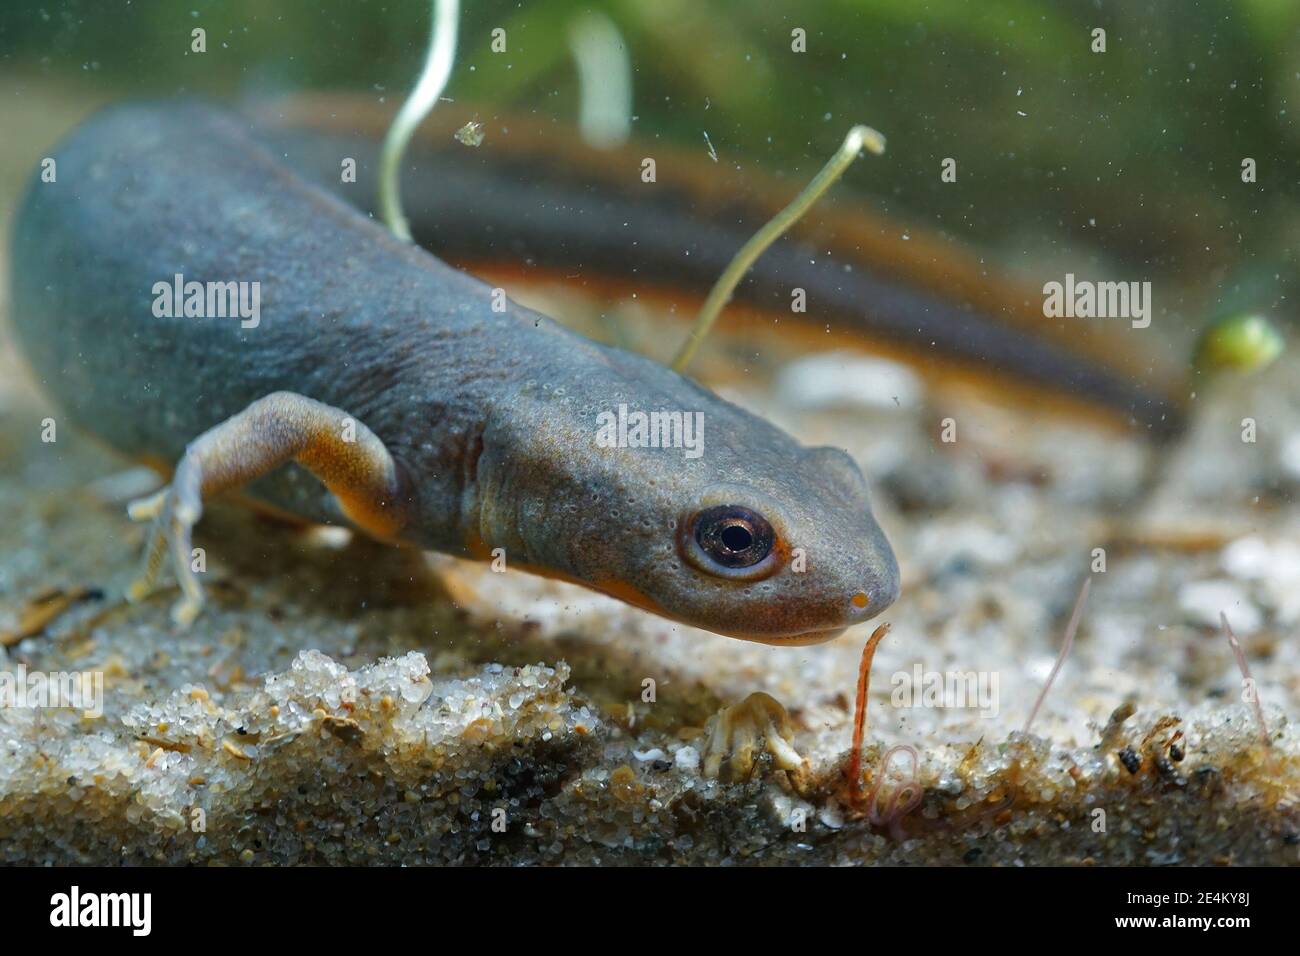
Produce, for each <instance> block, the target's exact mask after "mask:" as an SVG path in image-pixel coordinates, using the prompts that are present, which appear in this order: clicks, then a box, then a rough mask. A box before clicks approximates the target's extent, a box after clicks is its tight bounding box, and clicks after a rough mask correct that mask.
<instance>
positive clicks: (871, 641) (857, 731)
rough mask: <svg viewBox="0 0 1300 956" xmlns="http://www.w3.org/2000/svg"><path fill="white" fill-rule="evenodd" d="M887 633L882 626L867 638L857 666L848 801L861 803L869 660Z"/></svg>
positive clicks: (869, 672) (885, 628) (887, 627)
mask: <svg viewBox="0 0 1300 956" xmlns="http://www.w3.org/2000/svg"><path fill="white" fill-rule="evenodd" d="M888 633H889V625H888V624H882V625H880V626H879V627H878V628H876V629H875V631H873V632H872V634H871V636H870V637H869V638H867V643H866V645H865V646H864V647H863V648H862V662H861V663H860V664H859V665H858V694H857V703H856V705H855V707H854V711H853V749H852V750H851V751H850V753H849V769H848V776H849V800H850V801H851V802H853V803H854V804H859V803H861V802H862V738H863V737H864V736H865V735H866V731H867V690H868V689H869V688H870V686H871V660H872V658H874V657H875V656H876V645H877V644H879V643H880V641H881V639H882V638H883V637H884V636H885V635H886V634H888Z"/></svg>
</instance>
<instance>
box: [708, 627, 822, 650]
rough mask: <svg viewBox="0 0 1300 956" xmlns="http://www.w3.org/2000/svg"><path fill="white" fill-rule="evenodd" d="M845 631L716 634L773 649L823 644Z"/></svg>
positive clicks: (725, 632) (734, 632)
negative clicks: (766, 645)
mask: <svg viewBox="0 0 1300 956" xmlns="http://www.w3.org/2000/svg"><path fill="white" fill-rule="evenodd" d="M847 630H848V628H847V627H828V628H823V629H821V630H816V631H804V632H802V633H800V634H745V633H743V632H740V631H719V632H718V633H719V634H723V635H725V636H727V637H734V638H737V639H738V640H742V641H752V642H753V643H755V644H769V645H772V646H773V647H806V646H808V645H809V644H825V643H826V642H827V641H833V640H835V638H837V637H839V636H840V635H841V634H843V633H844V632H845V631H847Z"/></svg>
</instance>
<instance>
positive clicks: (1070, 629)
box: [1024, 577, 1092, 734]
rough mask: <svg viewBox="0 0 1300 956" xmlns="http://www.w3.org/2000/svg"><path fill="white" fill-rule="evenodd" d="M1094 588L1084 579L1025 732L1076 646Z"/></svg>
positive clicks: (1026, 731)
mask: <svg viewBox="0 0 1300 956" xmlns="http://www.w3.org/2000/svg"><path fill="white" fill-rule="evenodd" d="M1091 590H1092V578H1090V577H1088V578H1084V579H1083V587H1081V588H1080V589H1079V597H1078V599H1077V600H1076V601H1075V602H1074V613H1073V614H1071V615H1070V623H1069V625H1068V626H1067V627H1066V628H1065V641H1064V642H1063V643H1062V644H1061V653H1060V654H1058V655H1057V656H1056V663H1055V664H1053V665H1052V672H1051V673H1050V674H1048V675H1047V683H1045V684H1043V689H1042V690H1041V691H1039V692H1038V699H1037V700H1036V701H1034V707H1033V709H1032V710H1031V711H1030V712H1029V719H1028V720H1026V721H1025V729H1024V732H1025V733H1026V734H1028V733H1029V728H1030V727H1032V726H1033V723H1034V718H1035V717H1037V716H1038V710H1039V708H1040V707H1042V706H1043V701H1044V700H1046V699H1047V692H1048V691H1049V690H1051V689H1052V684H1053V683H1054V682H1055V680H1056V675H1057V674H1058V673H1060V670H1061V665H1062V664H1064V663H1065V659H1066V658H1067V657H1069V656H1070V648H1072V647H1074V635H1075V632H1076V631H1078V630H1079V619H1080V618H1081V617H1083V605H1084V603H1085V602H1086V601H1087V600H1088V592H1089V591H1091Z"/></svg>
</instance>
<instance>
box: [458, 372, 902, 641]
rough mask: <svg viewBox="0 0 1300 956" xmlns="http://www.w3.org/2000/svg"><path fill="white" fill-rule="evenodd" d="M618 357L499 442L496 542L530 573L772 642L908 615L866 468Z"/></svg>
mask: <svg viewBox="0 0 1300 956" xmlns="http://www.w3.org/2000/svg"><path fill="white" fill-rule="evenodd" d="M611 351H612V350H611ZM617 361H618V365H619V366H620V368H619V369H618V373H621V374H614V373H613V370H609V369H606V368H604V367H601V366H599V365H598V366H596V367H595V368H593V369H590V370H589V374H588V375H587V376H586V377H585V378H584V379H583V380H581V381H578V382H574V381H573V380H572V379H571V380H570V381H569V382H568V383H566V384H564V385H563V386H553V385H549V384H546V379H545V378H543V377H542V376H539V377H538V379H536V380H534V381H535V382H536V385H535V386H534V387H533V388H529V389H525V390H524V392H523V393H522V394H518V395H516V396H514V399H513V400H512V401H511V402H510V405H509V409H508V413H506V414H503V415H502V417H501V420H500V426H501V427H499V428H498V427H493V428H490V429H489V432H488V434H487V435H486V436H485V439H486V446H487V450H485V453H484V458H483V460H482V461H481V462H480V471H479V478H480V494H481V496H482V497H481V501H482V507H483V515H482V520H481V522H480V525H481V527H482V529H483V531H484V535H483V537H484V541H485V542H486V543H487V544H488V545H489V546H491V547H498V546H502V547H505V548H506V552H507V555H508V556H513V558H514V564H513V566H514V567H519V566H521V565H522V566H524V567H526V568H528V569H530V570H533V571H538V572H541V573H544V574H551V575H554V576H559V577H563V578H568V579H573V580H576V581H579V582H581V583H583V584H586V585H588V586H589V587H592V588H595V589H596V590H599V591H603V592H605V593H607V594H610V595H613V596H614V597H617V598H620V599H621V600H624V601H627V602H628V603H630V604H634V605H636V606H638V607H642V608H645V609H647V610H650V611H654V612H655V613H658V614H660V615H663V616H665V617H668V618H671V619H673V620H677V621H681V622H684V623H686V624H691V625H694V626H696V627H701V628H705V629H707V630H710V631H715V632H717V633H719V634H726V635H729V636H731V637H738V638H743V639H745V640H751V641H760V642H763V643H767V644H812V643H819V642H821V641H826V640H830V639H831V638H833V637H835V636H837V635H838V634H839V633H840V632H841V631H843V630H844V629H845V628H846V627H850V626H852V625H855V624H860V623H862V622H864V621H866V620H868V619H870V618H871V617H874V616H875V615H877V614H879V613H880V612H881V611H883V610H884V609H885V608H887V607H888V606H889V605H890V604H891V603H893V601H894V599H895V598H896V597H897V596H898V588H899V581H898V565H897V563H896V561H895V560H894V555H893V551H892V550H891V549H890V546H889V542H887V541H886V540H885V536H884V534H883V533H882V532H881V530H880V527H879V525H877V524H876V520H875V518H874V517H873V516H872V513H871V506H870V503H869V501H868V498H867V488H866V482H865V480H864V479H863V477H862V473H861V472H860V471H859V470H858V467H857V465H856V463H855V462H854V461H853V459H852V458H850V457H849V456H848V455H847V454H845V453H844V452H842V451H840V450H838V449H832V448H806V447H804V446H802V445H800V444H799V443H798V442H796V441H795V440H794V439H792V438H791V437H789V436H788V435H786V434H785V433H784V432H782V431H781V430H779V429H777V428H776V427H774V426H773V425H771V424H769V423H767V422H765V421H763V420H762V419H760V418H758V417H756V416H754V415H750V414H748V413H746V412H744V411H741V410H740V409H738V408H736V407H735V406H733V405H730V404H729V403H727V402H725V401H722V400H721V399H719V398H718V397H717V396H715V395H713V394H711V393H709V392H706V391H704V390H703V389H699V388H697V387H695V386H694V385H693V384H691V383H688V382H685V381H684V380H683V379H681V378H679V377H678V376H676V375H675V374H673V373H669V372H667V371H666V370H663V369H660V368H656V367H652V363H648V362H645V360H642V359H638V358H636V357H633V356H628V355H627V354H626V353H622V354H621V355H620V356H619V358H618V360H617ZM629 366H632V367H629ZM629 373H631V374H629ZM606 376H608V377H606ZM602 379H604V380H603V381H602ZM629 379H631V381H629ZM656 386H658V387H656ZM665 386H667V387H665ZM604 396H612V397H610V398H604ZM651 413H656V414H657V415H658V417H655V416H654V415H652V414H651ZM656 435H657V436H658V437H656ZM493 446H497V447H499V448H501V451H502V454H501V456H500V458H499V459H498V458H497V456H496V455H495V454H494V453H493ZM507 448H508V451H507ZM521 552H522V553H521ZM508 560H510V559H509V558H508Z"/></svg>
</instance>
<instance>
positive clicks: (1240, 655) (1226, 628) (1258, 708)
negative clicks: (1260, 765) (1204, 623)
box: [1219, 611, 1271, 747]
mask: <svg viewBox="0 0 1300 956" xmlns="http://www.w3.org/2000/svg"><path fill="white" fill-rule="evenodd" d="M1219 620H1220V621H1222V622H1223V632H1224V633H1225V634H1227V635H1228V646H1229V647H1231V648H1232V655H1233V656H1234V657H1235V658H1237V669H1238V670H1240V671H1241V679H1242V680H1243V681H1244V682H1245V683H1244V684H1243V687H1246V688H1248V689H1249V691H1250V702H1251V703H1252V704H1253V705H1254V707H1255V720H1256V722H1257V723H1258V724H1259V739H1260V741H1261V742H1262V743H1263V744H1264V746H1265V747H1268V746H1271V744H1270V743H1269V739H1268V727H1267V725H1266V724H1265V723H1264V706H1263V705H1262V704H1261V703H1260V702H1259V688H1258V687H1257V686H1256V684H1255V678H1253V677H1251V676H1250V665H1249V664H1247V663H1246V652H1245V651H1243V650H1242V649H1241V642H1240V641H1238V640H1237V635H1236V634H1234V633H1233V632H1232V625H1231V624H1229V623H1228V615H1227V614H1225V613H1224V612H1223V611H1220V612H1219Z"/></svg>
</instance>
